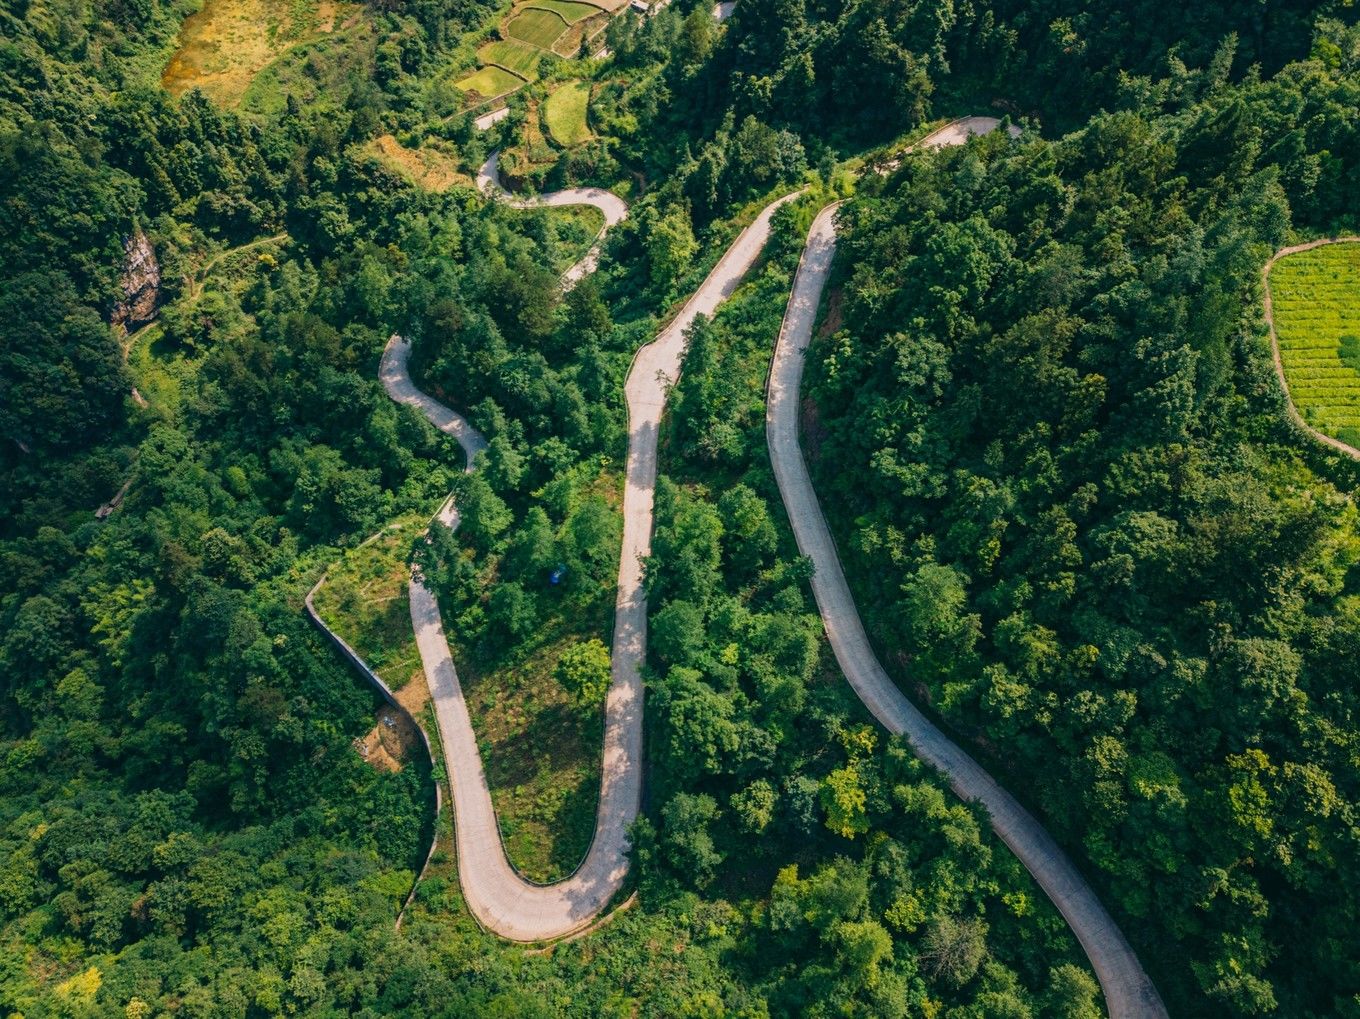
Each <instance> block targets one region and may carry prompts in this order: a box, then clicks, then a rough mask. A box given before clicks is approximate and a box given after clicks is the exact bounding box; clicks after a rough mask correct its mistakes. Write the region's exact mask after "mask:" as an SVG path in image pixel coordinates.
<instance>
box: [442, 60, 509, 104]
mask: <svg viewBox="0 0 1360 1019" xmlns="http://www.w3.org/2000/svg"><path fill="white" fill-rule="evenodd" d="M453 84H454V85H455V86H456V87H457V88H460V89H462V90H463V91H464V92H475V93H476V94H477V95H479V96H481V97H482V98H483V99H494V98H495V97H496V96H503V95H505V94H506V93H507V92H513V91H515V89H517V88H519V87H520V86H521V85H523V84H524V79H523V78H519V77H516V76H515V75H513V74H511V73H510V72H509V71H506V70H503V69H501V68H499V67H492V66H489V65H488V66H487V67H483V68H480V69H479V70H477V71H474V72H473V73H472V74H469V75H468V76H467V77H466V78H460V79H458V80H457V81H455V82H454V83H453Z"/></svg>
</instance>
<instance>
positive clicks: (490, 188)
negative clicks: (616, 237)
mask: <svg viewBox="0 0 1360 1019" xmlns="http://www.w3.org/2000/svg"><path fill="white" fill-rule="evenodd" d="M500 158H501V154H500V153H499V152H493V153H491V156H490V157H489V158H488V159H487V161H486V162H485V163H483V164H482V166H481V169H479V170H478V171H477V189H478V190H479V191H481V192H482V194H484V195H488V196H490V197H493V198H498V199H500V200H501V201H503V202H505V203H506V204H507V205H509V206H510V207H511V208H515V209H543V208H556V207H559V206H563V205H593V206H595V208H597V209H599V210H600V211H601V212H602V213H604V226H602V227H600V232H599V233H598V234H596V235H595V242H594V243H593V244H592V245H591V246H590V250H589V251H587V252H586V253H585V256H584V257H583V258H582V259H581V260H580V261H579V262H577V263H576V264H575V265H573V266H572V267H571V268H570V269H568V270H567V271H566V272H564V273H563V274H562V289H563V290H570V289H571V288H572V287H574V286H575V285H576V284H577V283H579V282H580V281H581V280H582V279H583V278H584V277H586V276H588V275H590V274H591V273H592V272H594V271H595V269H596V267H597V266H599V264H600V249H601V248H602V247H603V246H604V235H605V234H606V233H608V232H609V228H610V227H612V226H613V225H614V224H616V223H618V222H620V221H622V220H623V219H624V217H626V216H627V215H628V203H627V202H625V201H624V200H623V199H622V198H620V197H619V196H618V195H616V194H614V192H612V191H606V190H604V189H603V188H567V189H565V190H563V191H553V192H550V193H549V194H546V195H534V196H532V197H530V198H516V197H514V196H513V195H511V194H510V192H508V191H506V190H505V188H504V187H502V186H501V172H500Z"/></svg>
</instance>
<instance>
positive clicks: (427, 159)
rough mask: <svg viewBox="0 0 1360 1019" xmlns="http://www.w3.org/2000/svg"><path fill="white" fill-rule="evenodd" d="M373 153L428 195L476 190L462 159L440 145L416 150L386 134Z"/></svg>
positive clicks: (371, 146) (378, 141)
mask: <svg viewBox="0 0 1360 1019" xmlns="http://www.w3.org/2000/svg"><path fill="white" fill-rule="evenodd" d="M370 151H371V152H373V154H374V155H376V156H377V157H378V159H380V160H381V161H382V162H383V163H385V164H386V165H388V166H390V167H392V169H394V170H396V171H397V172H398V173H400V174H401V175H402V176H403V177H406V178H407V179H408V180H410V181H411V182H412V183H414V184H418V185H419V186H420V187H423V188H425V189H426V190H427V191H440V192H443V191H447V190H448V189H449V188H451V187H453V186H454V185H455V184H463V185H466V186H467V187H475V186H476V183H475V182H474V181H473V179H472V178H471V177H469V176H468V175H467V174H466V173H462V172H460V169H459V168H460V166H461V163H460V162H459V160H458V156H457V155H456V154H455V153H453V152H451V151H448V150H446V149H444V148H443V147H441V146H440V145H439V144H438V143H437V142H433V143H431V144H429V145H422V146H421V147H420V148H418V149H412V148H407V147H406V146H405V145H403V144H402V143H401V142H399V141H397V140H396V139H395V138H393V137H392V136H391V135H390V134H385V135H381V136H379V137H378V138H375V139H374V140H373V141H372V142H371V143H370Z"/></svg>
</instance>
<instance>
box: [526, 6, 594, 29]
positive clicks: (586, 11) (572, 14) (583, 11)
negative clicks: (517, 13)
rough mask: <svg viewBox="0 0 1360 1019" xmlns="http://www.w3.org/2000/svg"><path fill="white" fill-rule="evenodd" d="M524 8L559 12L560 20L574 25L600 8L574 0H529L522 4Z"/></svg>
mask: <svg viewBox="0 0 1360 1019" xmlns="http://www.w3.org/2000/svg"><path fill="white" fill-rule="evenodd" d="M524 9H525V10H543V11H551V12H553V13H555V14H560V15H561V16H562V20H563V21H565V22H566V23H567V24H568V25H574V24H576V22H578V21H584V20H585V19H586V18H589V17H591V16H592V15H595V14H599V13H600V9H599V8H598V7H595V6H594V5H592V4H583V3H577V2H576V0H529V3H527V4H525V5H524Z"/></svg>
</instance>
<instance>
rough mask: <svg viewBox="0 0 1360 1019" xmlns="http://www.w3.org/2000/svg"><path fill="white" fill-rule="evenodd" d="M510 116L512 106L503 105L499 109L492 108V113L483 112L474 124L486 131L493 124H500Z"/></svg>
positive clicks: (478, 128)
mask: <svg viewBox="0 0 1360 1019" xmlns="http://www.w3.org/2000/svg"><path fill="white" fill-rule="evenodd" d="M508 116H510V107H508V106H502V107H501V108H500V109H499V110H492V111H491V112H490V113H483V114H482V115H481V116H480V117H478V118H477V119H476V120H474V121H473V122H472V126H473V127H475V128H476V129H477V130H478V131H485V130H486V129H487V128H488V127H490V126H491V125H492V124H498V123H500V122H501V121H502V120H504V119H505V118H506V117H508Z"/></svg>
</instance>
